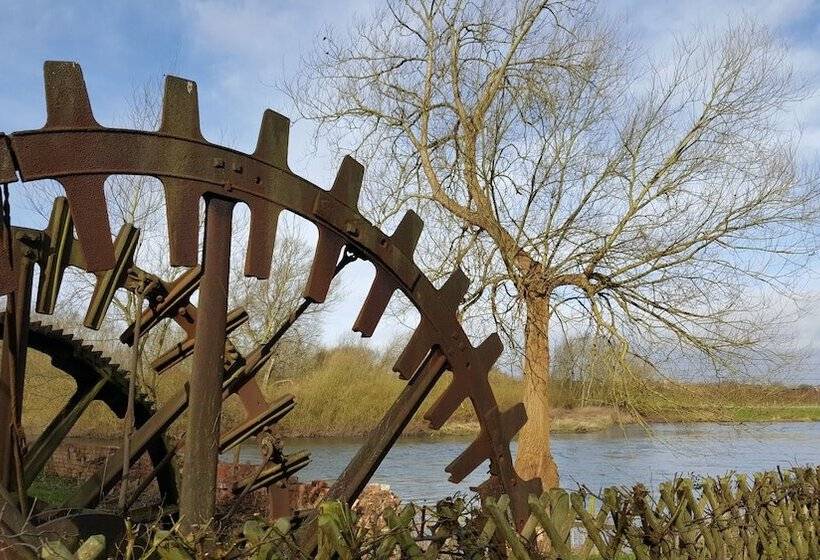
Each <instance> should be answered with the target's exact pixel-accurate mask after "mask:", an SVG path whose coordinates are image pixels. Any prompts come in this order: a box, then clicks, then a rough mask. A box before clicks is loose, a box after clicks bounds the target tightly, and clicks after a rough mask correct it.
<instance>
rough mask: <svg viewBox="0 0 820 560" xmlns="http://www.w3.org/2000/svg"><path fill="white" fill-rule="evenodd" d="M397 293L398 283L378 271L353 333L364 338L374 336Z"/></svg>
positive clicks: (354, 325) (360, 310)
mask: <svg viewBox="0 0 820 560" xmlns="http://www.w3.org/2000/svg"><path fill="white" fill-rule="evenodd" d="M395 291H396V282H395V281H394V280H393V279H392V278H390V277H389V276H388V275H387V274H384V273H382V272H381V270H379V271H377V272H376V278H375V279H374V280H373V284H372V285H371V286H370V291H369V292H367V297H366V298H365V300H364V303H363V304H362V307H361V309H359V315H358V316H357V317H356V322H354V323H353V331H354V332H357V333H361V335H362V336H363V337H364V338H369V337H371V336H373V333H374V332H375V331H376V327H377V326H378V325H379V321H381V318H382V316H383V315H384V312H385V310H386V309H387V305H388V304H389V303H390V298H392V297H393V294H394V293H395Z"/></svg>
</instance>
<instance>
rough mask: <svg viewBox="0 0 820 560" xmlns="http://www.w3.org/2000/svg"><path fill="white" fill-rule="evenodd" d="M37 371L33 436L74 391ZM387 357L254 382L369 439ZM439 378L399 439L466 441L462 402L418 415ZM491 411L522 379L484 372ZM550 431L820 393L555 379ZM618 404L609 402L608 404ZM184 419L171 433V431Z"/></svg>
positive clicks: (381, 403) (514, 396)
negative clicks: (445, 416)
mask: <svg viewBox="0 0 820 560" xmlns="http://www.w3.org/2000/svg"><path fill="white" fill-rule="evenodd" d="M30 359H31V360H33V362H34V364H35V365H36V366H37V367H35V368H34V369H33V370H32V371H31V372H30V375H29V376H28V378H27V380H26V395H25V399H26V403H25V406H24V410H25V411H26V417H25V418H24V423H25V427H26V431H27V432H28V433H30V434H38V433H39V432H40V431H42V429H43V428H44V427H45V426H46V425H47V424H48V422H49V421H50V420H51V419H52V418H53V416H54V414H55V413H56V411H58V410H59V408H60V407H61V406H62V404H63V403H64V402H66V401H67V400H68V399H69V397H70V396H71V394H72V393H73V392H74V390H75V388H74V386H73V383H72V382H70V381H69V380H67V378H66V377H65V376H64V375H62V374H60V373H59V372H56V371H55V370H54V369H53V368H52V367H51V365H50V363H49V362H48V360H47V359H46V358H45V356H43V355H42V354H36V353H33V355H32V356H31V358H30ZM392 361H393V360H392V359H387V358H386V357H380V356H378V355H376V354H373V353H371V352H368V351H367V350H366V349H364V348H361V347H341V348H337V349H334V350H332V351H328V352H327V353H326V354H325V355H323V356H322V357H321V358H320V359H316V360H315V363H314V364H313V365H312V366H311V367H310V368H309V369H307V370H306V371H304V372H300V373H298V374H294V375H291V376H276V375H274V376H271V378H270V379H269V381H268V382H267V383H261V385H262V388H263V391H264V392H265V393H266V394H267V396H268V397H269V398H271V399H272V398H276V397H280V396H281V395H283V394H286V393H290V394H292V395H293V396H294V398H295V400H296V403H297V404H296V407H295V408H294V410H293V411H292V412H291V413H289V414H288V415H287V417H286V418H285V419H284V420H283V421H282V422H281V424H280V425H279V429H280V431H281V434H282V435H283V436H284V437H290V438H315V437H361V436H363V435H365V434H368V433H369V432H370V431H371V430H372V429H373V428H374V427H375V425H376V423H377V422H378V421H379V419H380V418H381V417H382V416H383V415H384V414H385V413H386V412H387V410H388V408H389V407H390V405H391V404H392V403H393V402H394V401H395V400H396V399H397V398H398V396H399V394H400V392H401V391H402V389H403V388H404V387H405V386H406V382H404V381H402V380H400V379H398V378H397V377H396V376H395V374H392V373H390V365H391V364H392ZM187 377H188V372H187V371H185V370H184V369H183V368H179V369H178V370H176V371H172V372H168V373H166V374H163V376H162V377H161V378H160V379H159V383H158V385H157V387H156V398H157V400H158V401H159V402H165V401H166V400H167V399H169V398H170V397H171V396H172V395H173V394H175V393H176V392H177V391H179V388H180V387H182V385H183V384H184V382H185V380H186V379H187ZM449 381H450V378H449V374H445V375H444V376H443V378H442V379H441V381H439V383H438V384H437V385H436V387H435V388H434V389H433V391H432V394H431V395H430V397H428V399H427V401H426V402H425V404H424V405H422V408H421V410H420V411H419V413H418V414H417V415H416V416H415V417H414V418H413V419H412V420H411V422H410V423H409V425H408V426H407V429H406V430H405V434H406V435H413V436H418V435H429V436H433V435H437V434H441V435H471V434H475V433H477V432H478V423H477V422H476V418H475V414H474V412H473V410H472V406H471V405H470V403H469V401H465V402H464V403H462V405H461V406H460V407H459V408H458V409H457V410H456V411H455V413H454V414H453V416H452V418H451V419H450V421H449V422H448V423H447V424H445V426H444V427H443V428H442V429H441V430H440V431H439V432H433V431H431V430H430V429H429V428H428V427H427V425H426V422H425V421H424V418H423V416H424V413H425V412H426V410H427V409H428V408H429V406H431V405H432V403H433V402H435V400H436V398H437V397H438V396H439V395H440V394H441V393H442V392H443V391H444V389H445V388H446V386H447V384H448V383H449ZM490 383H491V385H492V387H493V391H494V393H495V395H496V399H497V401H498V404H499V408H500V409H502V410H504V409H507V408H509V407H511V406H513V405H514V404H516V403H517V402H519V401H520V399H521V394H522V386H521V381H520V379H517V378H513V377H510V376H507V375H504V374H502V373H499V372H493V373H491V374H490ZM550 400H551V402H552V404H553V407H554V408H553V424H552V431H553V432H555V433H586V432H595V431H601V430H605V429H607V428H610V427H613V426H619V425H630V424H643V423H691V422H776V421H820V388H817V387H786V386H782V385H753V384H741V383H727V382H723V383H700V384H684V383H673V382H670V381H664V380H656V379H632V380H615V381H612V382H611V384H610V385H600V386H591V385H590V384H589V383H583V384H582V383H578V382H574V381H567V380H558V381H554V382H553V383H552V386H551V395H550ZM613 402H616V403H619V406H615V405H613V404H612V403H613ZM243 418H244V414H243V411H242V409H241V406H240V405H239V402H238V400H237V399H236V398H235V397H233V398H231V399H229V400H228V401H227V404H226V407H225V413H224V417H223V427H224V428H225V429H230V428H231V427H232V426H235V425H237V424H238V423H239V422H241V421H242V420H243ZM183 426H184V422H183V421H182V420H180V421H178V422H177V423H176V424H175V426H173V427H172V430H171V431H172V432H179V431H180V430H181V429H182V427H183ZM119 433H120V420H119V419H118V418H116V417H115V416H114V415H113V414H112V413H111V411H110V410H108V409H106V408H105V407H103V406H102V405H101V404H100V403H94V404H92V406H91V407H90V408H89V410H88V411H87V412H86V414H85V415H84V416H83V417H82V418H81V420H80V422H78V424H77V425H76V426H75V428H74V430H72V434H71V435H73V436H86V437H97V438H103V439H109V438H112V437H117V436H118V434H119Z"/></svg>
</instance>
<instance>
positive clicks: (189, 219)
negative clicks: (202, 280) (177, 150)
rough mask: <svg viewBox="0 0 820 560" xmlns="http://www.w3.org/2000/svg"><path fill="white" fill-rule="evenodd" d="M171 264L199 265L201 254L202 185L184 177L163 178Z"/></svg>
mask: <svg viewBox="0 0 820 560" xmlns="http://www.w3.org/2000/svg"><path fill="white" fill-rule="evenodd" d="M160 179H161V181H162V184H163V186H164V187H165V213H166V218H167V220H168V245H169V253H170V257H171V266H196V265H197V261H198V256H199V199H200V197H201V196H202V186H201V185H198V184H196V183H193V182H191V181H186V180H184V179H176V178H171V177H161V178H160Z"/></svg>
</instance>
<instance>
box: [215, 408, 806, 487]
mask: <svg viewBox="0 0 820 560" xmlns="http://www.w3.org/2000/svg"><path fill="white" fill-rule="evenodd" d="M469 441H470V440H469V438H464V437H447V438H440V437H435V438H428V437H425V438H415V437H414V438H402V439H400V440H399V441H398V442H397V443H396V445H395V446H394V447H393V449H391V451H390V453H389V454H388V455H387V457H386V458H385V460H384V462H383V463H382V464H381V466H380V467H379V470H378V471H377V472H376V474H375V476H374V477H373V482H379V483H383V484H389V485H390V487H391V489H392V490H393V491H394V492H395V493H396V494H398V495H399V496H400V497H401V498H402V499H405V500H413V501H416V502H431V501H435V500H438V499H440V498H442V497H444V496H448V495H452V494H453V493H454V492H457V491H462V492H468V491H469V487H470V486H475V485H477V484H479V483H481V482H482V481H483V480H484V479H485V478H486V472H487V468H486V466H483V467H480V468H478V469H476V471H475V472H474V473H473V474H472V475H470V476H469V477H468V478H467V479H465V480H464V481H463V482H462V483H461V484H458V485H455V484H452V483H450V482H448V481H447V474H446V473H445V472H444V467H445V466H446V465H447V464H448V463H449V462H450V461H451V460H452V459H454V458H455V457H456V456H457V455H458V454H459V453H460V452H461V451H462V450H463V449H464V448H465V447H466V446H467V444H468V443H469ZM360 445H361V440H353V439H306V440H300V439H291V440H288V441H286V442H285V448H286V451H287V452H288V453H290V452H293V451H296V450H306V451H309V452H310V454H311V463H310V465H308V467H306V468H305V469H304V470H302V471H301V472H300V474H299V478H300V479H302V480H313V479H326V480H332V479H334V478H335V477H337V476H338V475H339V473H340V472H341V470H342V469H343V468H344V466H345V465H346V464H347V462H348V461H349V460H350V459H351V457H352V456H353V454H354V453H355V452H356V450H357V449H358V448H359V446H360ZM514 447H515V443H513V448H514ZM552 449H553V455H554V456H555V460H556V462H557V463H558V468H559V470H560V473H561V486H563V487H565V488H574V487H577V486H578V485H584V486H586V487H588V488H589V489H591V490H593V491H597V490H600V489H601V488H603V487H605V486H612V485H625V486H629V485H632V484H635V483H637V482H642V483H644V484H646V485H647V486H649V487H650V488H651V487H654V486H657V484H658V483H660V482H662V481H665V480H669V479H671V478H673V477H674V476H675V475H689V474H695V475H717V474H725V473H726V472H729V471H737V472H745V473H754V472H758V471H762V470H767V469H773V468H776V467H777V466H780V467H783V468H787V467H789V466H792V465H805V464H814V465H817V464H820V422H782V423H750V424H743V425H727V424H712V423H698V424H658V425H654V426H652V427H651V431H649V432H647V431H646V430H645V429H643V428H641V427H639V426H626V427H624V428H620V427H616V428H611V429H609V430H606V431H601V432H595V433H589V434H553V436H552ZM513 451H514V449H513ZM232 455H233V454H232V453H229V454H228V456H226V457H223V460H232V458H233V457H232ZM240 457H241V459H240V460H241V461H242V462H247V463H258V462H259V454H258V452H257V450H256V449H255V448H254V447H244V448H243V449H242V450H241V455H240Z"/></svg>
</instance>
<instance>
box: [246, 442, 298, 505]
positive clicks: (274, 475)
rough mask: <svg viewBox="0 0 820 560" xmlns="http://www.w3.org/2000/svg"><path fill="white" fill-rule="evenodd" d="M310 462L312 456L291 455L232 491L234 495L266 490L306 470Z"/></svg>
mask: <svg viewBox="0 0 820 560" xmlns="http://www.w3.org/2000/svg"><path fill="white" fill-rule="evenodd" d="M309 462H310V454H308V453H306V452H304V451H300V452H297V453H291V454H290V455H287V456H286V457H285V460H284V461H283V462H281V463H273V464H272V465H270V466H269V467H267V468H265V469H263V470H262V472H261V473H260V474H259V475H255V476H252V477H249V478H247V479H245V480H241V481H239V482H238V483H236V484H235V485H234V487H233V488H232V489H231V491H232V492H233V493H234V494H245V493H247V492H254V491H256V490H260V489H262V488H266V487H268V486H270V485H272V484H276V483H277V482H281V481H283V480H287V479H288V478H289V477H291V476H293V475H295V474H296V473H298V472H299V471H300V470H301V469H303V468H305V467H306V466H307V465H308V463H309Z"/></svg>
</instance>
